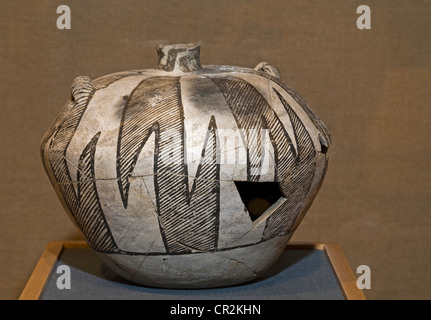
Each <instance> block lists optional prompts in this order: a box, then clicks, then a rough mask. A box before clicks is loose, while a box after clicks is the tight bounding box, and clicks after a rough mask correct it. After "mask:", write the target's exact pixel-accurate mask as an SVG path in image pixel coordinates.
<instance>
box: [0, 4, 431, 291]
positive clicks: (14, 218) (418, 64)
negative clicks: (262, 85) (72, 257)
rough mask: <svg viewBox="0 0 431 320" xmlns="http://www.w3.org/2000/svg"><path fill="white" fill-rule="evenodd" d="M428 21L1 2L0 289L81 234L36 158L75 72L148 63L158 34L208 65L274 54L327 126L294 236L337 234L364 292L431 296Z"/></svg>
mask: <svg viewBox="0 0 431 320" xmlns="http://www.w3.org/2000/svg"><path fill="white" fill-rule="evenodd" d="M61 4H67V5H69V6H70V8H71V13H72V28H71V29H70V30H58V29H57V27H56V20H57V17H58V16H59V15H58V14H57V13H56V9H57V7H58V6H59V5H61ZM360 4H366V5H368V6H369V7H370V8H371V21H372V22H371V23H372V24H371V30H358V29H357V27H356V19H357V18H358V17H359V14H357V13H356V8H357V7H358V6H359V5H360ZM430 17H431V2H430V1H425V0H415V1H414V2H412V1H408V0H392V1H372V0H364V1H354V0H328V1H320V0H307V1H304V0H279V1H276V0H271V1H256V0H235V1H233V0H232V1H231V0H219V1H212V0H182V1H173V0H164V1H160V0H154V1H153V0H145V1H132V0H109V1H108V0H104V1H102V0H100V1H99V0H88V1H72V0H61V1H56V0H39V1H24V0H19V1H18V0H13V1H12V0H2V1H1V2H0V97H1V99H0V137H1V140H0V147H1V149H0V150H1V152H0V250H1V251H0V252H1V255H0V299H17V298H18V297H19V295H20V293H21V291H22V289H23V287H24V286H25V284H26V282H27V280H28V278H29V276H30V274H31V272H32V270H33V268H34V267H35V265H36V263H37V261H38V259H39V257H40V255H41V254H42V252H43V250H44V249H45V246H46V245H47V243H48V242H49V241H51V240H73V239H81V236H80V234H79V233H78V232H77V230H76V229H75V227H74V225H73V224H72V222H71V221H70V220H69V219H68V218H67V216H66V214H65V212H64V210H63V208H62V206H61V204H60V202H59V200H58V199H57V197H56V195H55V192H54V190H53V189H52V187H51V185H50V183H49V181H48V178H47V177H46V175H45V172H44V170H43V168H42V164H41V161H40V157H39V144H40V141H41V138H42V136H43V134H44V133H45V131H46V130H47V129H48V127H49V126H50V124H51V122H52V121H53V120H54V118H55V117H56V116H57V114H58V113H59V112H60V110H61V108H62V106H63V104H64V103H65V101H66V100H67V99H68V98H69V88H70V85H71V83H72V80H73V79H74V78H75V77H76V76H78V75H89V76H90V77H91V78H97V77H100V76H102V75H105V74H108V73H112V72H117V71H123V70H130V69H141V68H154V67H156V66H157V56H156V51H155V46H156V45H157V44H158V43H169V42H172V43H176V42H196V41H201V43H202V50H201V61H202V63H203V64H229V65H238V66H243V67H254V66H255V65H256V64H257V63H259V62H261V61H267V62H270V63H271V64H273V65H276V66H277V67H278V68H279V69H280V71H281V74H282V79H283V80H284V82H286V83H288V84H289V85H291V86H292V87H293V88H295V89H296V91H298V92H299V93H300V94H301V95H302V97H303V98H304V99H305V100H306V101H307V102H308V103H309V104H310V106H311V107H312V108H313V109H314V111H315V112H316V113H317V114H318V115H319V116H320V117H321V118H322V119H323V120H324V121H325V123H326V125H327V126H328V128H329V129H330V131H331V133H332V138H333V144H332V146H331V148H330V150H329V155H330V163H329V169H328V174H327V176H326V180H325V182H324V184H323V187H322V189H321V192H320V193H319V195H318V196H317V198H316V200H315V202H314V204H313V206H312V207H311V209H310V210H309V212H308V214H307V216H306V217H305V219H304V221H303V223H302V224H301V226H300V227H299V228H298V230H297V232H296V234H295V235H294V237H293V239H292V241H301V242H302V241H305V242H337V243H339V244H340V245H341V247H342V248H343V250H344V253H345V255H346V257H347V259H348V260H349V262H350V265H351V266H352V269H353V270H354V271H355V270H356V267H357V266H359V265H363V264H365V265H368V266H370V268H371V272H372V273H371V281H372V282H371V285H372V287H371V289H370V290H366V291H365V294H366V296H367V298H369V299H429V298H431V289H430V288H431V275H430V273H429V264H430V263H431V250H430V245H431V232H430V227H431V220H430V208H431V206H430V205H431V192H430V191H431V188H430V179H431V175H430V168H429V165H430V151H431V143H430V141H431V139H430V138H431V137H430V129H431V111H430V110H431V106H430V101H431V90H430V84H431V43H430V39H431V19H430Z"/></svg>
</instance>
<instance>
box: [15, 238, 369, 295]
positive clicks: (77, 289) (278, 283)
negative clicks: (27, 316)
mask: <svg viewBox="0 0 431 320" xmlns="http://www.w3.org/2000/svg"><path fill="white" fill-rule="evenodd" d="M19 299H20V300H75V299H79V300H365V299H366V298H365V295H364V294H363V292H362V290H360V289H358V287H357V285H356V277H355V275H354V273H353V271H352V269H351V267H350V265H349V263H348V261H347V259H346V257H345V256H344V253H343V251H342V249H341V247H340V245H339V244H337V243H291V244H288V245H287V247H286V250H285V252H284V253H283V254H282V256H281V257H280V259H279V260H278V262H277V263H276V264H275V265H274V266H273V267H272V268H271V269H270V270H269V271H268V272H266V273H265V274H264V275H262V276H260V277H258V278H257V279H256V280H254V281H251V282H248V283H245V284H242V285H237V286H232V287H223V288H212V289H159V288H151V287H145V286H139V285H136V284H134V283H131V282H128V281H126V280H124V279H122V278H120V277H119V276H118V275H116V274H115V273H114V272H112V271H111V270H110V269H109V268H108V267H107V266H106V265H105V264H104V263H103V262H102V260H101V259H100V258H99V257H98V255H97V254H96V253H95V252H94V251H93V250H92V249H90V248H89V247H88V245H87V244H86V242H85V241H53V242H50V243H49V244H48V245H47V247H46V249H45V251H44V252H43V254H42V256H41V258H40V259H39V261H38V263H37V265H36V267H35V269H34V271H33V273H32V274H31V276H30V278H29V280H28V282H27V284H26V286H25V288H24V290H23V291H22V293H21V296H20V297H19Z"/></svg>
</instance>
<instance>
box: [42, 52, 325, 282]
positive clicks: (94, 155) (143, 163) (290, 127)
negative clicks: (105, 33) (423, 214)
mask: <svg viewBox="0 0 431 320" xmlns="http://www.w3.org/2000/svg"><path fill="white" fill-rule="evenodd" d="M157 51H158V55H159V66H158V69H155V70H153V69H151V70H134V71H127V72H119V73H115V74H111V75H107V76H103V77H101V78H98V79H96V80H91V79H90V78H89V77H86V76H80V77H78V78H76V79H75V80H74V81H73V84H72V88H71V99H70V100H69V101H68V102H67V103H66V105H65V106H64V108H63V110H62V111H61V113H60V115H59V116H58V117H57V119H56V120H55V121H54V123H53V125H52V126H51V128H50V129H49V130H48V132H47V133H46V135H45V137H44V138H43V141H42V144H41V155H42V160H43V164H44V167H45V170H46V172H47V174H48V176H49V178H50V180H51V182H52V184H53V186H54V189H55V191H56V192H57V194H58V197H59V199H60V200H61V202H62V204H63V206H64V208H65V210H66V212H67V213H68V214H69V216H70V217H71V219H72V221H74V222H75V223H76V225H77V227H78V228H79V230H80V231H81V232H82V234H83V236H84V237H85V239H86V241H87V242H88V244H89V245H90V247H91V248H93V249H94V250H95V251H96V252H98V253H99V254H100V256H101V257H102V259H103V260H104V262H105V263H106V264H107V265H108V266H109V267H110V268H111V269H112V270H114V271H115V272H117V273H118V274H119V275H120V276H122V277H124V278H125V279H127V280H130V281H132V282H135V283H138V284H142V285H147V286H155V287H169V288H206V287H219V286H230V285H235V284H239V283H244V282H246V281H250V280H253V279H255V278H256V277H258V276H259V275H260V274H262V272H264V271H265V270H267V269H268V268H269V267H270V266H271V265H273V263H274V262H276V260H277V259H278V258H279V256H280V255H281V253H282V252H283V250H284V248H285V246H286V244H287V242H288V241H289V239H290V237H291V236H292V233H293V232H294V231H295V229H296V228H297V227H298V225H299V223H300V222H301V220H302V218H303V216H304V214H305V213H306V211H307V210H308V208H309V207H310V205H311V203H312V201H313V199H314V197H315V196H316V194H317V192H318V190H319V188H320V185H321V183H322V180H323V178H324V175H325V171H326V168H327V161H328V157H327V154H326V153H327V150H328V147H329V144H330V135H329V132H328V130H327V128H326V127H325V125H324V124H323V123H322V121H321V120H319V118H317V116H316V115H315V114H314V113H313V111H312V110H311V109H310V108H309V106H308V105H307V104H306V103H305V102H304V101H303V100H302V99H301V97H300V96H299V95H298V94H297V93H296V92H294V91H293V90H292V89H291V88H290V87H288V86H287V85H285V84H284V83H283V82H282V81H281V80H280V75H279V72H278V70H277V68H275V67H273V66H271V65H270V64H267V63H260V64H258V65H257V66H256V67H255V68H254V69H250V68H241V67H233V66H215V65H206V66H201V64H200V59H199V51H200V46H199V45H194V44H175V45H160V46H158V47H157Z"/></svg>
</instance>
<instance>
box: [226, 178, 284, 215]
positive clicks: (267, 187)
mask: <svg viewBox="0 0 431 320" xmlns="http://www.w3.org/2000/svg"><path fill="white" fill-rule="evenodd" d="M234 182H235V186H236V188H237V190H238V193H239V195H240V197H241V200H242V202H243V203H244V205H245V207H246V208H247V211H248V213H249V215H250V218H251V221H255V220H256V219H257V218H259V217H260V216H261V215H262V214H263V213H264V212H265V211H266V210H268V209H269V207H271V206H272V205H273V204H274V203H276V202H277V200H278V199H280V198H281V197H282V196H283V195H282V194H281V191H280V187H279V185H278V183H277V182H248V181H234Z"/></svg>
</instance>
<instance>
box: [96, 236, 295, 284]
mask: <svg viewBox="0 0 431 320" xmlns="http://www.w3.org/2000/svg"><path fill="white" fill-rule="evenodd" d="M289 238H290V235H288V236H283V237H278V238H275V239H271V240H268V241H265V242H261V243H257V244H254V245H250V246H244V247H237V248H233V249H226V250H219V251H213V252H197V253H191V254H175V255H173V254H163V255H125V254H101V253H99V255H100V256H101V258H102V260H103V261H104V262H105V264H106V265H107V266H108V267H109V268H110V269H111V270H112V271H114V272H115V273H117V274H118V275H119V276H121V277H122V278H124V279H126V280H128V281H131V282H134V283H137V284H139V285H144V286H149V287H157V288H171V289H180V288H188V289H193V288H195V289H198V288H201V289H202V288H216V287H226V286H233V285H238V284H242V283H245V282H249V281H252V280H254V279H256V278H258V277H259V276H260V275H261V274H262V273H263V272H264V271H266V270H268V269H269V268H270V267H271V266H272V265H273V264H274V263H275V262H276V261H277V260H278V258H279V257H280V255H281V254H282V252H283V250H284V249H285V246H286V244H287V242H288V240H289Z"/></svg>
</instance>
